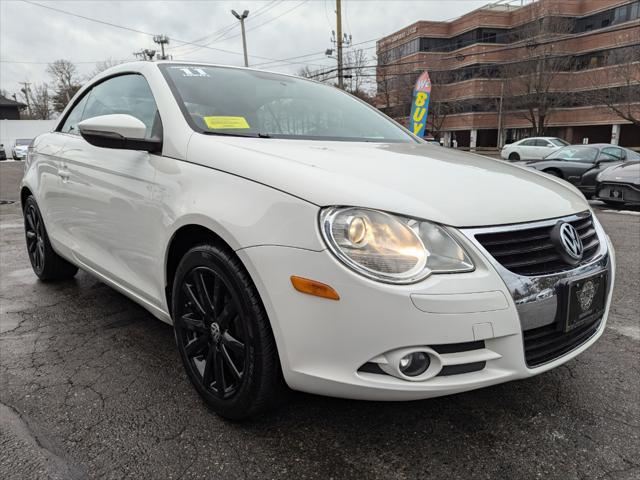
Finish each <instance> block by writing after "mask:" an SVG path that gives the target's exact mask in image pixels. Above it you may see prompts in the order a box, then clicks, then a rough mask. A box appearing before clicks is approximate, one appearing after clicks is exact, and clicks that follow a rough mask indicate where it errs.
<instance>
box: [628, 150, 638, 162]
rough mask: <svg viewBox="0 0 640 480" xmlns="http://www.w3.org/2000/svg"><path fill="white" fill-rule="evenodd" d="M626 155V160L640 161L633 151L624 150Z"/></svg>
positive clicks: (636, 153)
mask: <svg viewBox="0 0 640 480" xmlns="http://www.w3.org/2000/svg"><path fill="white" fill-rule="evenodd" d="M625 152H626V153H627V160H640V153H638V152H634V151H633V150H625Z"/></svg>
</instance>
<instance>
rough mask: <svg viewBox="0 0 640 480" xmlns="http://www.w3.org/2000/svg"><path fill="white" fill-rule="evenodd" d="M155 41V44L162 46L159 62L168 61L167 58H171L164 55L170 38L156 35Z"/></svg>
mask: <svg viewBox="0 0 640 480" xmlns="http://www.w3.org/2000/svg"><path fill="white" fill-rule="evenodd" d="M153 41H154V43H157V44H158V45H160V50H161V51H162V54H161V55H160V58H159V60H167V58H169V57H167V55H165V53H164V46H165V45H168V44H169V37H167V36H166V35H154V36H153Z"/></svg>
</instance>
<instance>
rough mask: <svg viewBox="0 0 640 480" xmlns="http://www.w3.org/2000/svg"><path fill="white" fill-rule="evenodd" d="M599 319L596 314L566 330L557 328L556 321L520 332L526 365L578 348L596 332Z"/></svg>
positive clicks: (548, 359)
mask: <svg viewBox="0 0 640 480" xmlns="http://www.w3.org/2000/svg"><path fill="white" fill-rule="evenodd" d="M601 321H602V316H598V317H596V318H595V319H593V320H591V322H588V323H586V324H584V325H581V326H580V327H577V328H575V329H573V330H570V331H568V332H564V331H562V330H559V329H558V325H557V323H553V324H551V325H545V326H544V327H539V328H534V329H532V330H526V331H524V332H522V334H523V337H524V356H525V360H526V361H527V365H528V366H529V367H535V366H538V365H542V364H543V363H547V362H550V361H551V360H555V359H556V358H558V357H560V356H562V355H564V354H565V353H568V352H570V351H571V350H573V349H575V348H578V347H579V346H580V345H582V344H583V343H585V342H586V341H587V340H589V339H590V338H591V337H592V336H593V335H594V334H595V333H596V331H597V330H598V327H599V326H600V322H601Z"/></svg>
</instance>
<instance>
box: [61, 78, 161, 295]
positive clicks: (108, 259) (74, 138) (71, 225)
mask: <svg viewBox="0 0 640 480" xmlns="http://www.w3.org/2000/svg"><path fill="white" fill-rule="evenodd" d="M118 113H119V114H129V115H132V116H134V117H136V118H138V119H140V120H141V121H142V122H143V123H144V124H145V125H146V126H147V136H148V138H151V137H152V136H158V135H161V134H162V133H161V129H162V127H161V122H160V117H159V114H158V110H157V106H156V103H155V101H154V98H153V94H152V92H151V89H150V88H149V85H148V84H147V82H146V80H145V78H144V77H143V76H142V75H140V74H124V75H119V76H116V77H112V78H109V79H107V80H105V81H103V82H101V83H99V84H97V85H95V86H94V87H93V88H92V89H91V91H90V92H89V93H88V94H87V95H86V104H85V107H84V110H83V113H82V117H81V118H82V119H83V120H84V119H87V118H91V117H95V116H99V115H109V114H118ZM75 129H77V127H74V132H73V133H75ZM60 157H61V165H60V170H61V175H62V177H63V182H64V185H65V197H66V208H64V215H65V216H66V220H65V230H66V235H67V236H68V237H69V238H71V239H72V242H73V255H74V257H75V258H76V260H77V261H78V263H80V264H82V265H83V266H84V267H85V268H88V269H90V270H94V271H95V272H97V273H99V274H102V275H104V276H106V277H107V278H109V279H110V280H112V281H115V282H117V283H118V284H119V285H121V286H123V287H125V288H127V289H128V290H130V291H132V292H133V293H135V294H137V295H139V296H141V297H143V298H144V299H146V300H147V301H151V302H152V303H154V304H159V302H160V299H159V298H158V297H159V294H158V289H157V285H156V284H157V280H154V278H155V277H154V272H155V271H156V269H155V265H156V263H157V261H158V259H157V258H155V257H154V256H153V255H151V254H150V250H149V248H148V238H147V237H148V235H149V232H151V231H153V229H152V223H151V222H152V219H153V218H155V215H153V214H152V213H153V212H152V205H151V201H150V197H151V192H152V188H153V184H154V179H155V168H154V167H153V161H154V158H156V156H155V155H153V154H150V153H148V152H144V151H134V150H116V149H109V148H100V147H95V146H93V145H90V144H89V143H88V142H86V141H85V140H84V139H83V138H82V137H81V136H80V135H75V134H72V135H69V140H68V141H67V142H66V144H65V146H64V148H63V151H62V152H61V153H60Z"/></svg>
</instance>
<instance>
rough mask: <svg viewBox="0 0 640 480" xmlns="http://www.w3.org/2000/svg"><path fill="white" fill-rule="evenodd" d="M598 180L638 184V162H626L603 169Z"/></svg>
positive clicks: (639, 165) (639, 180)
mask: <svg viewBox="0 0 640 480" xmlns="http://www.w3.org/2000/svg"><path fill="white" fill-rule="evenodd" d="M598 181H600V182H626V183H635V184H636V185H637V184H640V162H626V163H621V164H619V165H614V166H613V167H609V168H607V169H606V170H604V171H603V172H602V173H601V174H600V176H599V177H598Z"/></svg>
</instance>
